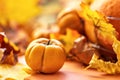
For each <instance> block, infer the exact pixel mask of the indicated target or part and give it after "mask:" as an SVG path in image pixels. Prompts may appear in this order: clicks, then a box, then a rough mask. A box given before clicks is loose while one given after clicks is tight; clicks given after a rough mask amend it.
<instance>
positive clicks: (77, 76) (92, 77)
mask: <svg viewBox="0 0 120 80" xmlns="http://www.w3.org/2000/svg"><path fill="white" fill-rule="evenodd" d="M19 61H20V62H22V63H24V64H25V61H24V58H22V59H21V58H20V60H19ZM25 80H120V74H117V75H108V74H105V73H103V72H98V71H95V70H84V68H83V67H82V66H81V64H80V63H78V62H73V61H66V62H65V64H64V65H63V67H62V68H61V69H60V70H59V71H58V72H57V73H54V74H42V73H40V74H33V75H30V76H29V77H27V78H25Z"/></svg>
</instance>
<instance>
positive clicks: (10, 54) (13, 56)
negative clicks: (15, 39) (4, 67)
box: [0, 32, 20, 65]
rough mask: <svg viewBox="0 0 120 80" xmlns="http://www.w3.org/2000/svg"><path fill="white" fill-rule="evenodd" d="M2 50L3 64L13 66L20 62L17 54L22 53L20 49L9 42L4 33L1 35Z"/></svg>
mask: <svg viewBox="0 0 120 80" xmlns="http://www.w3.org/2000/svg"><path fill="white" fill-rule="evenodd" d="M0 49H1V59H0V63H1V64H3V63H6V64H12V65H13V64H16V63H17V62H18V58H17V54H18V53H19V52H20V49H19V48H18V47H17V46H16V45H15V44H14V43H12V42H11V41H9V40H8V38H7V37H6V35H5V34H4V33H3V32H1V33H0Z"/></svg>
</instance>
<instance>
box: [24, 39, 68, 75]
mask: <svg viewBox="0 0 120 80" xmlns="http://www.w3.org/2000/svg"><path fill="white" fill-rule="evenodd" d="M25 60H26V63H27V64H28V66H29V67H31V68H32V69H33V70H34V71H36V72H43V73H54V72H57V71H58V70H59V69H60V68H61V67H62V66H63V64H64V62H65V60H66V54H65V50H64V47H63V45H62V43H61V42H59V41H58V40H55V39H46V38H40V39H36V40H34V41H32V42H31V43H30V44H29V45H28V47H27V50H26V53H25Z"/></svg>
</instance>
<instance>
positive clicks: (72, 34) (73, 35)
mask: <svg viewBox="0 0 120 80" xmlns="http://www.w3.org/2000/svg"><path fill="white" fill-rule="evenodd" d="M66 32H67V33H66V34H50V38H53V39H57V40H59V41H61V42H62V43H63V45H64V46H65V51H66V53H69V51H70V49H71V48H72V47H73V44H74V40H75V39H77V38H78V37H80V34H79V33H78V32H77V31H75V30H72V29H69V28H67V29H66Z"/></svg>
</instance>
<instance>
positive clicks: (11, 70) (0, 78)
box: [0, 63, 29, 80]
mask: <svg viewBox="0 0 120 80" xmlns="http://www.w3.org/2000/svg"><path fill="white" fill-rule="evenodd" d="M25 67H26V66H25V65H23V64H20V63H17V64H16V65H14V66H13V65H9V64H0V80H24V78H26V77H28V76H29V74H28V73H26V72H25V71H24V68H25Z"/></svg>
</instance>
